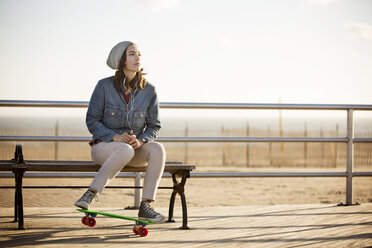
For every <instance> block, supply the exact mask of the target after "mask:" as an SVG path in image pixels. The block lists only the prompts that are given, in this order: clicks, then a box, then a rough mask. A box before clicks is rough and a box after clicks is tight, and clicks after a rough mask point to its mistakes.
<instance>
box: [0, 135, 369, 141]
mask: <svg viewBox="0 0 372 248" xmlns="http://www.w3.org/2000/svg"><path fill="white" fill-rule="evenodd" d="M91 139H92V137H91V136H21V135H17V136H10V135H0V141H33V142H35V141H46V142H51V141H60V142H89V141H90V140H91ZM156 140H157V141H160V142H198V143H201V142H203V143H205V142H232V143H246V142H256V143H260V142H315V143H330V142H332V143H347V142H348V141H349V139H348V138H347V137H345V138H344V137H334V138H324V137H319V138H318V137H158V138H157V139H156ZM353 142H354V143H368V142H372V138H353Z"/></svg>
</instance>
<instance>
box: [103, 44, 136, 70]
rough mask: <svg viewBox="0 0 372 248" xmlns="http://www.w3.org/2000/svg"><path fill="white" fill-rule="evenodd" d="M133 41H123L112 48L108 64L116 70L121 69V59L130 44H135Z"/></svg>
mask: <svg viewBox="0 0 372 248" xmlns="http://www.w3.org/2000/svg"><path fill="white" fill-rule="evenodd" d="M133 44H134V43H133V42H131V41H122V42H120V43H118V44H117V45H116V46H114V47H113V48H112V49H111V52H110V54H109V56H108V58H107V62H106V63H107V65H108V66H109V67H110V68H111V69H114V70H117V69H119V64H120V59H121V57H122V56H123V53H124V51H125V49H127V47H128V46H130V45H133Z"/></svg>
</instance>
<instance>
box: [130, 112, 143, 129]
mask: <svg viewBox="0 0 372 248" xmlns="http://www.w3.org/2000/svg"><path fill="white" fill-rule="evenodd" d="M145 119H146V111H136V112H134V113H133V128H134V130H139V129H143V128H144V127H145Z"/></svg>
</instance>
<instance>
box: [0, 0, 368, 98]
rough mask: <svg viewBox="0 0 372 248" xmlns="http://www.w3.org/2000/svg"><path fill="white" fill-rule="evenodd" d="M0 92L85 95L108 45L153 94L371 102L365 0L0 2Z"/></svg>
mask: <svg viewBox="0 0 372 248" xmlns="http://www.w3.org/2000/svg"><path fill="white" fill-rule="evenodd" d="M0 37H1V41H0V42H1V46H0V54H1V56H0V99H18V100H67V101H69V100H71V101H73V100H76V101H88V100H89V98H90V95H91V93H92V91H93V89H94V87H95V85H96V83H97V81H98V80H99V79H101V78H104V77H107V76H111V75H113V73H114V71H113V70H111V69H110V68H109V67H107V66H106V59H107V56H108V53H109V51H110V50H111V48H112V47H113V46H114V45H115V44H117V43H118V42H120V41H123V40H131V41H134V42H135V43H137V44H138V47H139V49H140V51H141V53H142V55H143V56H142V64H143V66H144V67H145V70H146V71H147V72H148V75H147V79H148V80H149V81H150V82H152V83H153V84H155V85H156V87H157V90H158V93H159V97H160V101H161V102H169V101H174V102H245V103H277V102H278V101H279V98H280V99H281V102H282V103H331V104H372V1H370V0H280V1H278V0H225V1H222V0H198V1H197V0H153V1H151V0H137V1H135V0H106V1H99V0H63V1H62V0H59V1H57V0H53V1H51V0H32V1H29V0H0Z"/></svg>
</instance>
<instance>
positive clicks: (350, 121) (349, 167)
mask: <svg viewBox="0 0 372 248" xmlns="http://www.w3.org/2000/svg"><path fill="white" fill-rule="evenodd" d="M88 104H89V102H87V101H21V100H19V101H18V100H0V107H34V108H35V107H37V108H40V107H42V108H87V107H88ZM160 108H165V109H255V110H335V111H336V110H339V111H346V112H347V136H346V137H334V138H323V137H320V138H310V137H159V138H158V139H157V140H158V141H160V142H316V143H322V142H335V143H347V164H346V171H345V172H294V173H293V172H283V173H275V172H266V173H260V172H256V173H254V172H252V173H191V176H192V177H205V178H208V177H346V205H351V204H352V202H353V177H362V176H363V177H364V176H367V177H370V176H372V172H369V171H368V172H355V171H354V144H355V143H371V142H372V138H355V137H354V111H355V110H360V111H371V110H372V105H345V104H342V105H340V104H248V103H175V102H161V103H160ZM90 139H91V137H85V136H0V141H61V142H81V141H89V140H90ZM371 152H372V151H371Z"/></svg>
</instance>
